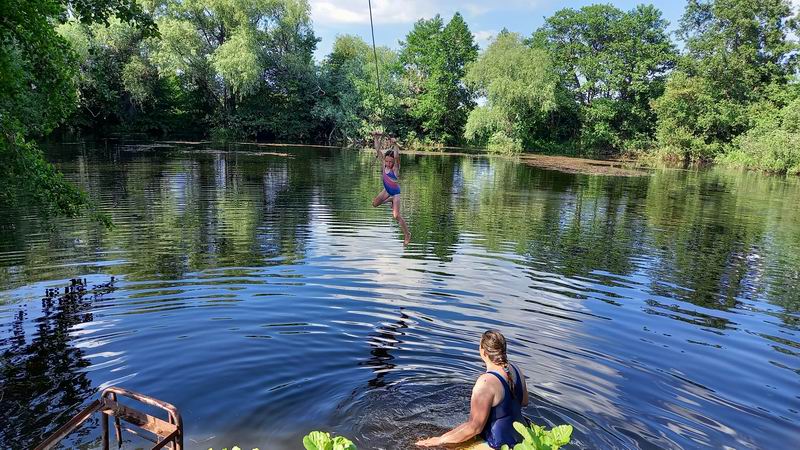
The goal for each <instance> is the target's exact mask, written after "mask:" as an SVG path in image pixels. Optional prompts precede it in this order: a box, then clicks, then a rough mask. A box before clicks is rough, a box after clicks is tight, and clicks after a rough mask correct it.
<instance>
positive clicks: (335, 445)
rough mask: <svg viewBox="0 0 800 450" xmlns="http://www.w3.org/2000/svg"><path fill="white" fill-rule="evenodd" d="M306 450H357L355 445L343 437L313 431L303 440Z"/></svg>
mask: <svg viewBox="0 0 800 450" xmlns="http://www.w3.org/2000/svg"><path fill="white" fill-rule="evenodd" d="M303 447H305V448H306V450H356V446H355V444H353V442H352V441H350V440H349V439H347V438H345V437H343V436H336V437H331V435H330V433H324V432H322V431H312V432H311V433H309V434H308V436H306V437H304V438H303Z"/></svg>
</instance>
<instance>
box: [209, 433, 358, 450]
mask: <svg viewBox="0 0 800 450" xmlns="http://www.w3.org/2000/svg"><path fill="white" fill-rule="evenodd" d="M303 447H305V448H306V450H356V446H355V444H353V442H352V441H351V440H349V439H347V438H346V437H344V436H336V437H332V436H331V434H330V433H325V432H322V431H312V432H311V433H309V434H308V435H306V437H304V438H303ZM208 450H214V449H213V448H209V449H208ZM222 450H228V449H227V448H223V449H222ZM231 450H241V449H240V448H239V447H237V446H233V447H231ZM253 450H258V449H257V448H254V449H253Z"/></svg>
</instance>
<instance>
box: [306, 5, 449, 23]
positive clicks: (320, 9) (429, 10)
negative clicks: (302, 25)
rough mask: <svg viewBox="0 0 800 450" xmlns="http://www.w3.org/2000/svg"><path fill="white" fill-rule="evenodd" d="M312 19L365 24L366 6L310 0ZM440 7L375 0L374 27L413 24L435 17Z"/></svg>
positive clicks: (366, 20)
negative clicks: (378, 25) (425, 18)
mask: <svg viewBox="0 0 800 450" xmlns="http://www.w3.org/2000/svg"><path fill="white" fill-rule="evenodd" d="M310 3H311V17H312V18H313V19H314V23H316V24H323V25H330V24H362V25H363V24H368V23H369V6H368V3H367V2H366V1H359V2H353V1H351V0H350V1H348V0H311V2H310ZM439 6H440V5H438V4H437V3H436V2H426V1H421V0H410V1H398V0H394V1H392V0H374V1H373V2H372V15H373V18H374V20H375V23H376V24H399V23H411V22H415V21H417V20H419V19H421V18H423V17H432V16H434V15H436V13H437V12H440V11H439V10H438V8H439Z"/></svg>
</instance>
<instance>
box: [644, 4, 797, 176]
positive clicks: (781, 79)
mask: <svg viewBox="0 0 800 450" xmlns="http://www.w3.org/2000/svg"><path fill="white" fill-rule="evenodd" d="M797 30H798V25H797V21H796V20H795V18H794V15H793V12H792V7H791V4H790V2H789V1H788V0H763V1H761V0H690V1H689V3H688V4H687V7H686V11H685V13H684V15H683V18H682V19H681V27H680V30H679V36H680V37H681V38H682V39H683V40H684V41H685V42H686V54H685V56H684V57H683V58H682V59H681V60H680V62H679V66H678V70H677V71H676V72H675V73H674V74H673V75H672V76H671V78H670V80H669V82H668V84H667V87H666V92H665V95H664V96H663V97H662V98H661V99H659V100H657V101H656V102H655V103H654V107H655V109H656V112H657V114H658V142H659V145H660V148H661V150H662V152H663V153H664V154H665V156H667V157H672V158H680V159H685V160H710V159H712V158H714V157H715V156H717V155H718V154H720V153H722V152H724V151H725V150H726V148H727V147H728V146H729V145H730V144H731V143H732V142H733V141H734V139H735V138H736V137H737V136H740V135H741V134H742V133H744V132H746V131H747V130H748V129H750V128H751V127H752V126H753V125H754V124H753V123H752V121H751V120H750V119H749V111H750V108H751V107H752V106H753V104H755V103H758V102H777V103H779V104H778V105H777V106H778V107H781V106H783V105H785V103H786V100H787V99H785V98H780V97H781V96H780V95H778V96H776V95H775V94H776V93H780V92H782V91H784V90H785V87H786V86H787V85H788V83H789V82H790V81H791V80H792V78H793V76H794V74H795V72H796V69H797V53H796V51H797V48H798V47H797V44H796V43H794V42H792V41H790V40H789V39H788V36H789V34H790V33H795V32H796V31H797Z"/></svg>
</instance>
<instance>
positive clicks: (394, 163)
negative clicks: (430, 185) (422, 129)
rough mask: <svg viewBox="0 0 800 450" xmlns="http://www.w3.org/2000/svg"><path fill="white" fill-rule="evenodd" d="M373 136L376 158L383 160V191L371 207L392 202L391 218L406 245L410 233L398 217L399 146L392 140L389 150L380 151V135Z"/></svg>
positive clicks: (409, 239)
mask: <svg viewBox="0 0 800 450" xmlns="http://www.w3.org/2000/svg"><path fill="white" fill-rule="evenodd" d="M373 136H374V138H375V151H376V152H377V157H378V158H379V159H382V160H383V169H382V170H381V175H382V177H383V191H381V193H380V194H378V196H377V197H375V199H374V200H372V206H374V207H376V208H377V207H378V206H381V205H383V204H384V203H387V202H392V217H394V220H396V221H397V223H398V224H400V228H401V229H402V230H403V235H404V236H405V239H404V240H403V245H408V243H409V242H411V233H409V232H408V225H406V221H405V219H403V216H401V215H400V183H399V181H400V180H399V175H400V146H399V145H398V144H397V141H396V140H395V139H394V138H392V139H391V140H390V141H389V142H390V146H389V148H388V149H386V150H385V151H382V150H381V148H382V147H383V146H382V145H381V143H382V135H381V134H380V133H375V134H374V135H373Z"/></svg>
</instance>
